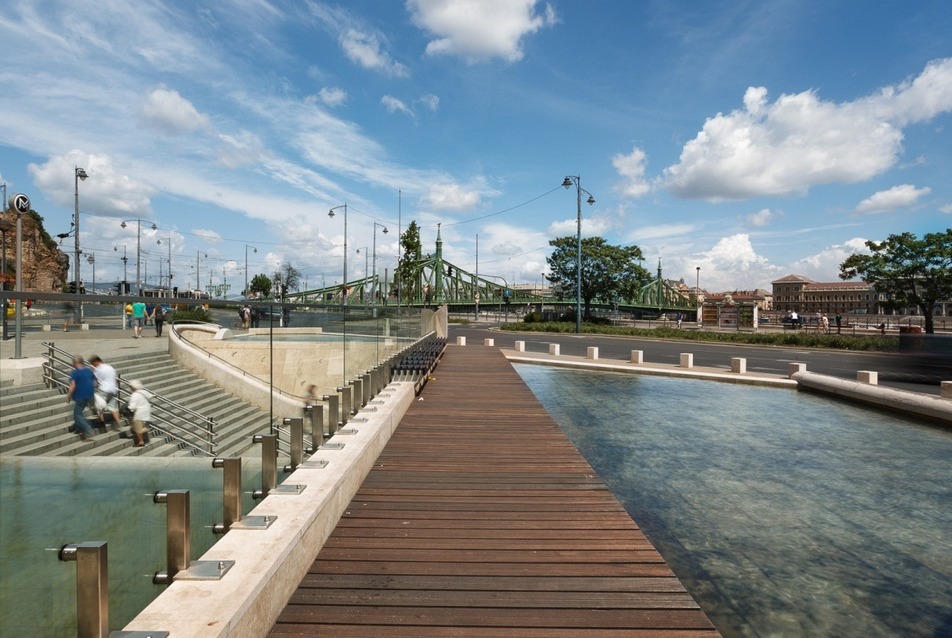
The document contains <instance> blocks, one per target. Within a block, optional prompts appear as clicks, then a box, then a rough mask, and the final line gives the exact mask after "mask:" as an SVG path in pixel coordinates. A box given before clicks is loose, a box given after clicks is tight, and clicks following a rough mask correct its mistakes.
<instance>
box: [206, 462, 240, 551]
mask: <svg viewBox="0 0 952 638" xmlns="http://www.w3.org/2000/svg"><path fill="white" fill-rule="evenodd" d="M212 467H213V468H221V469H223V470H224V471H225V473H224V479H223V481H222V502H223V508H222V509H223V516H224V521H223V522H222V523H216V524H215V525H213V526H212V532H214V533H215V534H224V533H225V532H227V531H228V530H230V529H231V526H232V525H233V524H234V523H236V522H238V521H240V520H241V457H236V458H229V459H213V460H212Z"/></svg>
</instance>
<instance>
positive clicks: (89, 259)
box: [85, 253, 96, 295]
mask: <svg viewBox="0 0 952 638" xmlns="http://www.w3.org/2000/svg"><path fill="white" fill-rule="evenodd" d="M85 254H86V263H87V264H89V265H90V266H92V267H93V294H94V295H95V294H96V292H95V290H96V253H85Z"/></svg>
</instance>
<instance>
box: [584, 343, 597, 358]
mask: <svg viewBox="0 0 952 638" xmlns="http://www.w3.org/2000/svg"><path fill="white" fill-rule="evenodd" d="M585 358H586V359H598V347H597V346H589V347H588V349H587V350H586V351H585Z"/></svg>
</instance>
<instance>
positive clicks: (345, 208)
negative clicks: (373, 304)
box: [327, 204, 347, 306]
mask: <svg viewBox="0 0 952 638" xmlns="http://www.w3.org/2000/svg"><path fill="white" fill-rule="evenodd" d="M338 208H343V209H344V284H343V287H342V289H341V290H342V291H343V294H342V295H341V296H342V297H343V299H342V302H343V304H344V305H345V306H346V305H347V204H341V205H340V206H335V207H334V208H332V209H330V210H329V211H327V216H328V217H330V218H331V219H333V218H334V211H335V210H337V209H338Z"/></svg>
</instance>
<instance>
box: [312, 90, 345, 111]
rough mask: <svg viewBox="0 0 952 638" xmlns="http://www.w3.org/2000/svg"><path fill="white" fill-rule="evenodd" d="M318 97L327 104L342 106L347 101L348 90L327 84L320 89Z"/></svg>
mask: <svg viewBox="0 0 952 638" xmlns="http://www.w3.org/2000/svg"><path fill="white" fill-rule="evenodd" d="M317 97H318V98H319V99H320V100H321V102H323V103H324V104H325V105H326V106H340V105H341V104H343V103H344V102H346V101H347V91H345V90H344V89H341V88H338V87H329V86H325V87H324V88H322V89H321V90H320V91H318V93H317Z"/></svg>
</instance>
